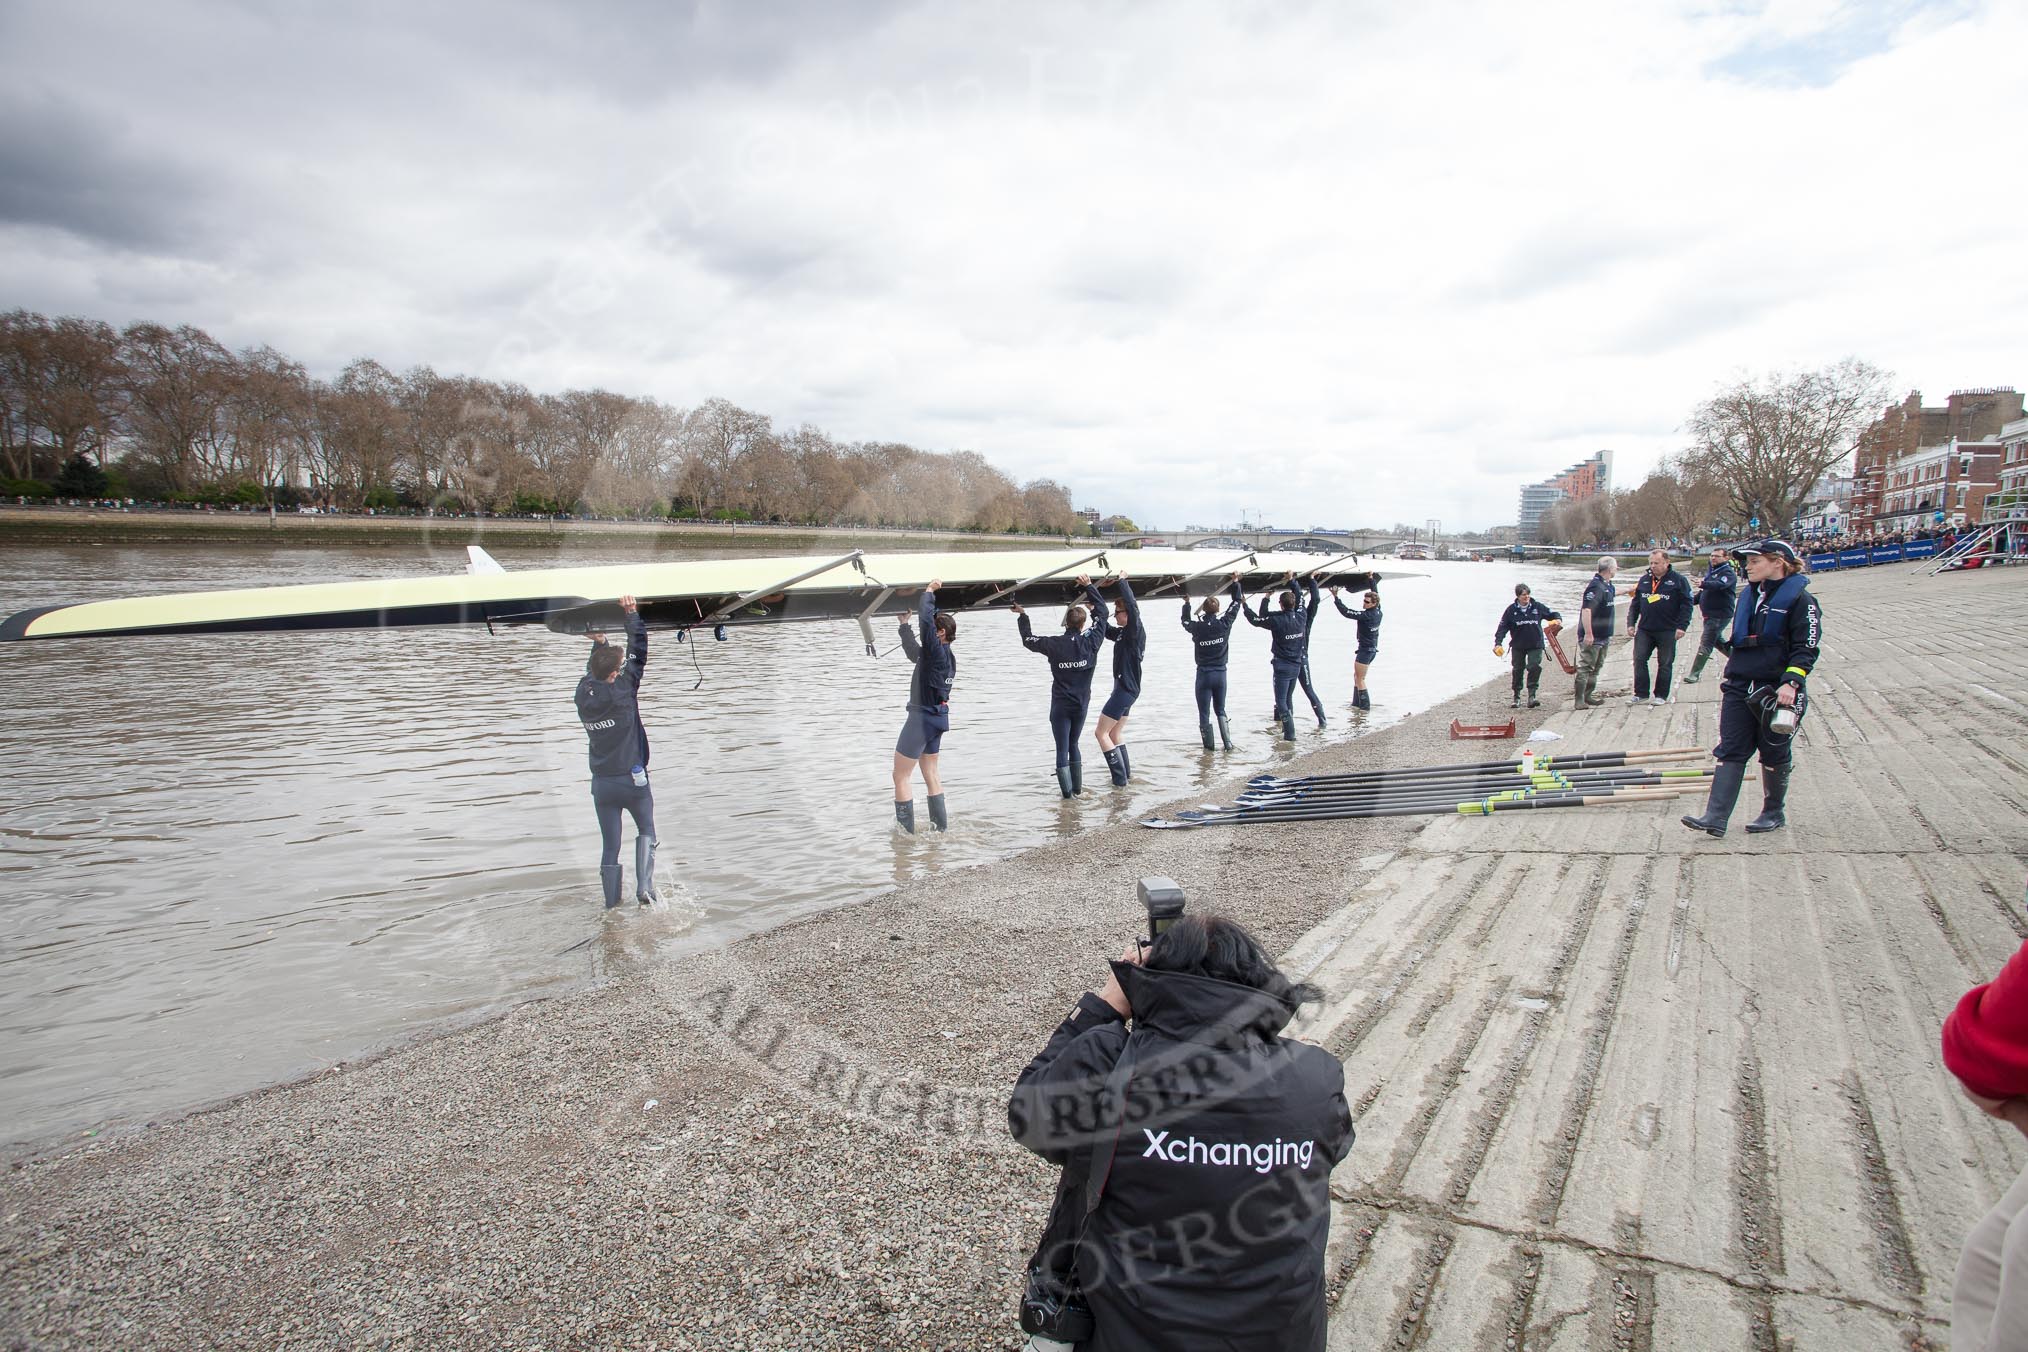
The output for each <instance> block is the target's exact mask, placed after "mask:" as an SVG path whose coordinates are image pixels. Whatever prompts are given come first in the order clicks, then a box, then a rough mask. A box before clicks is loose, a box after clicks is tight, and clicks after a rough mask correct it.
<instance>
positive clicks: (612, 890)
mask: <svg viewBox="0 0 2028 1352" xmlns="http://www.w3.org/2000/svg"><path fill="white" fill-rule="evenodd" d="M620 609H621V611H622V612H624V613H625V615H626V619H627V648H626V652H625V653H624V654H622V653H621V651H620V649H619V648H617V647H615V646H614V645H612V644H609V643H607V642H606V641H605V636H604V635H603V634H595V635H593V636H592V644H593V646H592V653H591V658H590V660H589V661H587V662H586V664H585V674H584V675H583V676H582V677H580V678H579V679H578V683H577V692H576V694H575V695H574V696H573V697H572V702H573V703H575V704H576V706H577V716H578V721H579V722H581V723H582V724H584V732H585V738H586V740H587V742H588V743H589V752H590V758H591V773H592V781H591V791H592V808H593V810H594V811H595V812H596V813H597V814H598V821H599V886H600V888H601V889H602V890H603V891H604V893H605V899H606V908H607V909H608V910H610V909H611V908H613V907H615V906H617V905H619V904H620V833H621V830H622V826H621V821H620V818H621V816H622V814H626V815H630V816H632V817H633V819H634V895H635V897H636V899H638V900H639V901H640V903H641V904H642V905H643V906H646V905H648V904H649V903H650V902H652V901H654V900H655V795H654V793H653V791H651V790H650V789H649V787H648V738H647V732H646V730H645V729H644V728H642V726H641V708H640V702H639V701H640V690H641V677H642V675H643V674H644V673H645V672H646V671H647V669H648V626H647V625H645V624H643V623H642V622H641V612H640V610H639V609H638V608H637V607H636V606H635V605H634V598H633V597H631V596H622V597H621V598H620Z"/></svg>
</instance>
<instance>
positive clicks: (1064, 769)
mask: <svg viewBox="0 0 2028 1352" xmlns="http://www.w3.org/2000/svg"><path fill="white" fill-rule="evenodd" d="M1077 585H1078V586H1080V587H1083V588H1084V591H1085V596H1086V598H1087V600H1088V601H1089V603H1090V607H1091V609H1090V613H1091V614H1096V613H1097V612H1098V610H1099V608H1100V607H1101V606H1103V605H1104V604H1105V598H1103V597H1101V596H1100V595H1099V590H1098V588H1097V587H1094V586H1092V584H1091V578H1089V577H1087V576H1085V575H1084V574H1082V573H1080V574H1079V575H1078V579H1077ZM1008 608H1009V609H1010V610H1012V611H1013V612H1014V614H1015V616H1016V618H1017V619H1018V620H1019V622H1020V629H1021V646H1022V647H1024V648H1026V649H1028V651H1029V652H1032V653H1041V654H1042V655H1043V656H1044V657H1047V658H1048V659H1049V731H1050V733H1051V734H1052V735H1053V736H1054V737H1055V738H1056V784H1057V787H1058V788H1060V789H1062V790H1063V796H1064V797H1065V798H1073V797H1075V796H1077V795H1078V794H1080V793H1083V792H1084V757H1083V756H1082V755H1081V754H1079V752H1078V746H1077V744H1078V739H1079V738H1080V737H1082V736H1083V735H1084V717H1085V714H1086V712H1087V711H1088V710H1089V709H1090V707H1091V678H1092V674H1093V673H1094V672H1096V671H1097V670H1098V651H1099V647H1100V646H1101V645H1102V644H1104V643H1105V641H1106V633H1105V629H1104V628H1103V627H1102V626H1100V625H1097V624H1092V625H1087V623H1086V620H1087V618H1088V617H1087V612H1086V608H1085V607H1084V606H1072V607H1071V608H1070V609H1069V610H1067V611H1065V612H1064V615H1063V632H1062V633H1061V634H1052V635H1050V636H1049V637H1047V638H1037V637H1036V636H1035V633H1034V631H1033V630H1031V629H1030V628H1029V626H1028V616H1027V615H1025V614H1023V613H1022V609H1021V607H1020V606H1018V605H1016V606H1010V607H1008Z"/></svg>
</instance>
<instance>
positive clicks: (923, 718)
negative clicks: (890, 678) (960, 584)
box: [894, 578, 958, 835]
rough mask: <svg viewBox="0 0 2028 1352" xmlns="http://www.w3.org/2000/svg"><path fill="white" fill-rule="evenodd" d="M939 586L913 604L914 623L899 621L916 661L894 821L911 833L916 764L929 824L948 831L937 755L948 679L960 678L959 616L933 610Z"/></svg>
mask: <svg viewBox="0 0 2028 1352" xmlns="http://www.w3.org/2000/svg"><path fill="white" fill-rule="evenodd" d="M943 585H944V584H943V581H942V579H940V578H931V579H930V584H929V586H927V587H925V588H923V593H922V600H921V601H920V602H919V603H917V606H916V622H915V625H914V626H913V627H911V626H910V624H909V622H908V621H907V620H903V621H902V622H901V650H902V652H903V653H904V654H906V655H907V657H908V660H909V661H911V662H913V663H915V674H914V675H913V676H911V677H910V678H909V683H908V721H907V722H906V723H903V724H902V725H901V735H900V736H899V737H897V738H895V741H894V819H895V820H896V821H897V822H900V823H901V829H902V830H904V831H907V832H909V833H910V834H911V835H912V834H914V832H915V793H914V790H913V789H912V787H911V786H910V784H909V780H910V778H911V777H912V776H913V775H914V774H915V770H916V766H917V765H918V763H920V765H921V767H922V786H923V787H924V788H925V789H928V790H929V815H930V824H931V825H933V826H935V827H936V829H937V830H939V831H946V830H949V829H950V825H951V819H950V814H949V813H948V812H947V811H946V810H945V808H944V782H943V779H942V777H941V776H939V775H938V773H937V755H938V753H939V752H940V751H942V750H943V745H944V734H945V733H947V732H949V731H950V730H951V683H952V682H954V681H955V680H957V677H958V658H957V654H955V653H953V652H952V651H951V642H952V640H954V639H956V638H957V636H958V617H957V616H955V615H953V614H951V613H950V612H949V611H947V610H938V609H937V588H939V587H941V586H943ZM917 631H920V634H921V637H920V638H919V639H918V637H917Z"/></svg>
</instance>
